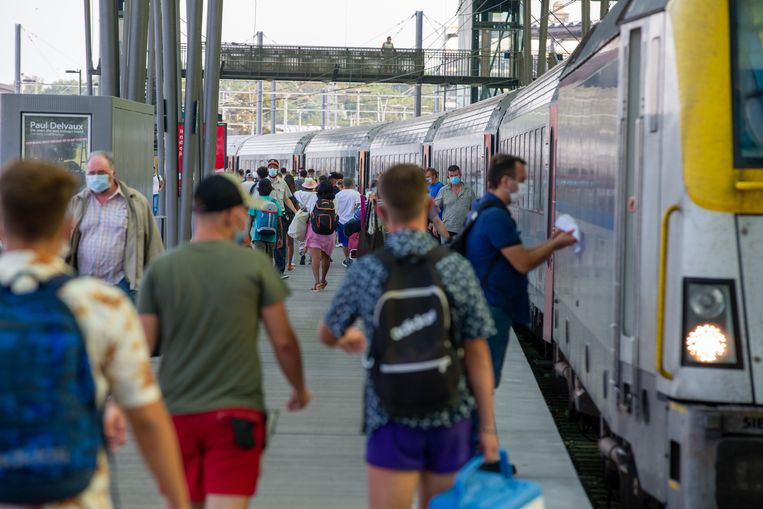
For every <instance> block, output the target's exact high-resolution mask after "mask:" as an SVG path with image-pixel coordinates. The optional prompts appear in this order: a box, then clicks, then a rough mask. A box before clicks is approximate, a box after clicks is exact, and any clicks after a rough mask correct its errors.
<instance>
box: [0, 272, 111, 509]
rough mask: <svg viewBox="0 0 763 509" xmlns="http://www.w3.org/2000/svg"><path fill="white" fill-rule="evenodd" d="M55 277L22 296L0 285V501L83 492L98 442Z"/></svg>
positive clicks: (82, 350)
mask: <svg viewBox="0 0 763 509" xmlns="http://www.w3.org/2000/svg"><path fill="white" fill-rule="evenodd" d="M69 280H71V278H70V277H69V276H58V277H55V278H53V279H50V280H48V281H46V282H42V283H40V285H39V287H38V289H37V290H36V291H34V292H31V293H27V294H19V295H17V294H14V293H13V292H11V290H10V288H9V287H4V286H0V503H9V504H31V505H37V504H44V503H49V502H55V501H59V500H64V499H67V498H72V497H74V496H76V495H78V494H79V493H81V492H82V491H84V490H85V489H86V488H87V487H88V485H89V484H90V481H91V479H92V477H93V474H94V473H95V470H96V459H97V454H98V450H99V448H100V447H101V446H102V445H103V432H102V424H101V413H100V411H99V410H98V407H97V405H96V401H95V382H94V380H93V376H92V373H91V371H90V361H89V359H88V356H87V350H86V347H85V341H84V338H83V336H82V332H81V331H80V329H79V326H78V325H77V321H76V320H75V318H74V315H73V314H72V312H71V311H70V310H69V308H68V307H67V306H66V304H64V303H63V301H61V299H60V298H59V297H58V290H60V289H61V287H62V286H63V285H64V284H65V283H66V282H67V281H69Z"/></svg>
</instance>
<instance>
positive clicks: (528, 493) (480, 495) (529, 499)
mask: <svg viewBox="0 0 763 509" xmlns="http://www.w3.org/2000/svg"><path fill="white" fill-rule="evenodd" d="M483 462H484V459H483V457H482V456H477V457H475V458H472V459H471V460H470V461H469V463H467V464H466V465H465V466H464V468H462V469H461V471H460V472H459V473H458V475H457V476H456V480H455V482H454V483H453V487H452V488H451V489H449V490H448V491H446V492H443V493H440V494H439V495H437V496H436V497H434V498H433V499H432V500H431V502H430V503H429V509H543V508H544V507H545V505H544V503H543V495H542V494H541V491H540V486H539V485H538V484H537V483H534V482H530V481H521V480H517V479H514V478H513V477H512V474H511V466H510V464H509V455H508V454H507V453H506V451H504V450H503V449H502V450H501V472H500V473H496V472H486V471H483V470H480V467H481V466H482V464H483Z"/></svg>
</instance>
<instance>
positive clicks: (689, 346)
mask: <svg viewBox="0 0 763 509" xmlns="http://www.w3.org/2000/svg"><path fill="white" fill-rule="evenodd" d="M736 314H737V311H736V293H735V289H734V280H731V279H724V280H718V279H685V280H684V320H683V321H684V326H683V331H684V332H683V348H682V350H683V355H682V364H683V365H684V366H706V367H718V368H742V367H743V365H742V352H741V342H740V338H739V333H738V327H737V318H736Z"/></svg>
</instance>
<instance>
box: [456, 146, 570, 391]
mask: <svg viewBox="0 0 763 509" xmlns="http://www.w3.org/2000/svg"><path fill="white" fill-rule="evenodd" d="M525 165H526V163H525V161H523V160H522V159H520V158H518V157H514V156H509V155H505V154H496V155H495V156H493V159H492V160H491V162H490V167H489V169H488V175H487V183H488V191H487V193H485V195H484V196H483V197H482V198H480V199H479V200H478V201H477V202H476V203H475V204H474V209H473V212H472V213H471V216H470V218H469V220H468V221H467V226H466V227H465V230H464V232H463V234H462V235H461V236H460V238H456V239H455V240H454V249H456V250H457V251H463V253H464V255H465V256H466V258H468V260H469V261H470V262H471V264H472V266H473V267H474V272H475V273H476V274H477V277H478V278H479V279H480V282H481V283H482V287H483V288H484V292H485V297H486V298H487V302H488V304H489V305H490V313H491V315H492V316H493V321H494V322H495V325H496V329H497V332H496V334H494V335H491V336H490V337H489V338H488V344H489V345H490V356H491V359H492V361H493V377H494V379H495V386H496V387H498V384H499V383H500V381H501V370H502V368H503V361H504V359H505V357H506V349H507V348H508V345H509V332H510V330H511V325H512V324H513V323H527V322H528V321H529V319H530V316H529V315H530V301H529V297H528V295H527V273H528V272H530V271H531V270H533V269H535V268H536V267H538V266H540V265H541V264H543V263H544V262H545V261H546V260H547V259H548V258H549V257H550V256H551V255H552V254H553V253H554V251H557V250H559V249H563V248H565V247H567V246H571V245H572V244H574V243H575V242H576V241H575V237H574V236H573V235H572V232H564V231H557V232H555V233H554V235H553V236H552V237H551V239H549V240H547V241H546V242H544V243H543V244H540V245H538V246H535V247H531V248H526V247H525V246H524V245H523V244H522V239H521V238H520V237H519V231H518V230H517V223H516V222H515V221H514V218H512V217H511V212H509V210H508V208H507V207H508V205H509V204H510V203H513V202H516V201H517V200H518V199H519V198H520V197H521V196H522V195H523V194H524V192H525V186H524V181H525V174H526V170H525ZM475 216H476V217H475Z"/></svg>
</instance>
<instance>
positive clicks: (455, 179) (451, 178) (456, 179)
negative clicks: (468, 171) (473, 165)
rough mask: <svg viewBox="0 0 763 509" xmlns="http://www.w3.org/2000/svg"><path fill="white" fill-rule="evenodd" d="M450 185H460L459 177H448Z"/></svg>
mask: <svg viewBox="0 0 763 509" xmlns="http://www.w3.org/2000/svg"><path fill="white" fill-rule="evenodd" d="M450 183H451V184H453V185H454V186H457V185H458V184H460V183H461V177H450Z"/></svg>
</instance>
